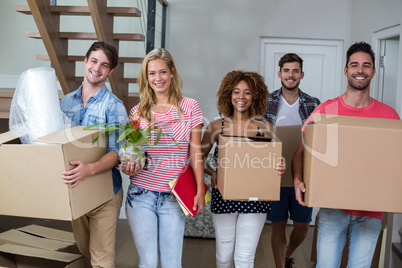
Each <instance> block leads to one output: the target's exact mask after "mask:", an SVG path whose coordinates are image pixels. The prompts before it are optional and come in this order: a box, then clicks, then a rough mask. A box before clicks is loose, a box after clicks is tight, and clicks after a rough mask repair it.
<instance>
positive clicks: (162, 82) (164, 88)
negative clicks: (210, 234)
mask: <svg viewBox="0 0 402 268" xmlns="http://www.w3.org/2000/svg"><path fill="white" fill-rule="evenodd" d="M182 84H183V82H182V79H181V78H180V76H179V74H178V73H177V70H176V67H175V64H174V61H173V58H172V56H171V55H170V53H169V52H168V51H167V50H165V49H154V50H153V51H151V52H149V53H148V55H147V56H146V57H145V58H144V61H143V64H142V67H141V72H140V76H139V86H140V103H139V104H138V105H136V106H135V107H133V108H132V110H131V112H130V114H133V113H139V114H140V127H141V128H143V129H144V128H146V127H147V126H148V125H149V124H153V123H158V126H159V127H161V128H162V131H163V133H164V134H167V135H169V136H170V137H168V136H162V137H161V139H160V141H159V143H158V144H157V145H153V146H152V147H151V148H150V147H148V146H145V150H146V151H147V153H148V168H147V170H138V167H136V165H135V164H134V163H130V164H129V165H127V168H126V169H125V170H124V171H123V172H124V173H125V174H127V175H129V176H130V181H131V183H130V186H129V189H128V192H127V202H126V215H127V219H128V222H129V225H130V228H131V232H132V235H133V238H134V242H135V245H136V248H137V251H138V254H139V266H140V267H147V268H156V267H157V266H158V258H159V257H160V260H161V267H162V268H167V267H172V268H178V267H181V255H182V246H183V236H184V225H185V216H184V213H183V211H182V210H181V208H180V206H179V204H178V202H177V201H176V199H175V198H174V196H173V195H172V193H171V191H170V188H169V182H170V181H172V180H174V179H177V177H178V176H179V174H180V172H181V171H182V169H183V167H184V166H185V165H186V163H187V162H188V161H189V160H191V164H192V167H193V169H194V173H195V177H196V181H197V195H196V196H195V198H194V204H195V205H194V209H198V210H199V211H200V210H202V209H204V207H205V203H204V195H205V190H204V187H203V186H204V170H203V159H202V154H201V147H200V143H201V130H202V126H203V118H202V112H201V108H200V106H199V104H198V102H197V101H196V100H194V99H191V98H188V97H184V96H183V95H182V93H181V87H182ZM155 138H156V137H152V138H151V139H155ZM171 138H173V139H174V140H175V141H176V142H177V143H178V144H179V146H176V144H175V142H174V141H173V140H172V139H171ZM152 144H153V142H152ZM179 147H180V148H179ZM159 254H160V255H159Z"/></svg>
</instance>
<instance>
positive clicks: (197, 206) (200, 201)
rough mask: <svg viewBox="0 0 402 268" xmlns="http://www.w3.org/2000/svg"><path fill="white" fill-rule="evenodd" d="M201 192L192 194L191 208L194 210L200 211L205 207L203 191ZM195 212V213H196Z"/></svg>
mask: <svg viewBox="0 0 402 268" xmlns="http://www.w3.org/2000/svg"><path fill="white" fill-rule="evenodd" d="M202 192H203V193H197V195H196V196H194V207H193V210H196V211H198V212H200V211H201V210H203V209H204V208H205V192H204V191H202ZM198 212H197V213H198Z"/></svg>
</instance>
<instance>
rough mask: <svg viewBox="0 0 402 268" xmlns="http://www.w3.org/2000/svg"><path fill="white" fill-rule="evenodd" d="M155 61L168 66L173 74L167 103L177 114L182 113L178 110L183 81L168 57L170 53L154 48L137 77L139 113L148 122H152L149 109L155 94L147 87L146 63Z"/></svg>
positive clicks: (172, 61)
mask: <svg viewBox="0 0 402 268" xmlns="http://www.w3.org/2000/svg"><path fill="white" fill-rule="evenodd" d="M157 59H161V60H163V61H164V62H165V63H166V65H167V66H168V68H169V70H170V72H171V73H172V74H173V78H172V80H171V82H170V88H169V103H170V104H172V105H173V106H174V107H175V108H176V109H177V111H178V112H179V114H181V113H182V109H181V108H180V101H181V99H182V98H183V94H182V93H181V87H182V86H183V80H182V79H181V77H180V75H179V73H178V72H177V69H176V65H175V64H174V60H173V57H172V55H170V53H169V52H168V51H167V50H166V49H164V48H155V49H154V50H152V51H150V52H149V53H148V54H147V55H146V56H145V58H144V60H143V62H142V66H141V71H140V75H139V77H138V84H139V87H140V107H139V112H140V114H141V116H142V117H144V118H145V119H147V120H148V122H151V121H152V118H151V117H152V116H151V115H152V113H151V109H152V106H153V105H155V102H156V96H155V92H154V91H153V89H152V88H151V86H150V85H149V81H148V63H149V62H150V61H153V60H157Z"/></svg>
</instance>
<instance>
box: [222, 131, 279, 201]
mask: <svg viewBox="0 0 402 268" xmlns="http://www.w3.org/2000/svg"><path fill="white" fill-rule="evenodd" d="M270 137H271V138H266V137H233V136H225V135H219V150H218V159H219V161H218V171H217V180H218V189H219V191H220V193H221V194H222V197H223V198H224V199H230V200H258V201H263V200H279V197H280V184H281V176H280V175H279V174H278V171H277V170H276V164H277V163H280V157H281V155H282V143H281V142H280V141H279V139H277V138H276V137H275V136H274V135H273V134H272V133H270Z"/></svg>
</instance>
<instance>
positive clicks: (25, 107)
mask: <svg viewBox="0 0 402 268" xmlns="http://www.w3.org/2000/svg"><path fill="white" fill-rule="evenodd" d="M68 124H69V123H68V119H67V117H66V116H65V115H64V114H63V112H62V111H61V109H60V103H59V96H58V90H57V82H56V74H55V71H54V69H53V68H49V67H39V68H34V69H29V70H27V71H25V72H23V73H22V74H21V75H20V77H19V79H18V83H17V87H16V89H15V92H14V96H13V99H12V101H11V108H10V119H9V127H10V130H11V132H13V133H14V134H15V135H17V136H18V137H20V140H21V142H22V143H24V144H32V143H36V142H34V140H35V139H37V138H39V137H42V136H45V135H47V134H50V133H53V132H56V131H59V130H62V129H64V128H65V127H67V125H68Z"/></svg>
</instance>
